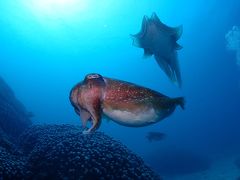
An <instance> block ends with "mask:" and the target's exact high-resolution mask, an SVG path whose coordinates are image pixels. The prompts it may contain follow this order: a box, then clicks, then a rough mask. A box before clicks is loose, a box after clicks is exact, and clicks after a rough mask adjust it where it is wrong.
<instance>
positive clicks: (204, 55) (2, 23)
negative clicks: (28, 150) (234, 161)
mask: <svg viewBox="0 0 240 180" xmlns="http://www.w3.org/2000/svg"><path fill="white" fill-rule="evenodd" d="M152 12H156V13H157V14H158V16H159V18H160V19H161V21H162V22H164V23H166V24H168V25H169V26H178V25H180V24H182V25H183V36H182V37H181V39H180V40H179V44H181V45H182V46H183V49H182V50H180V51H178V54H179V62H180V66H181V73H182V79H183V87H182V88H181V89H180V88H178V87H177V86H176V85H174V84H173V83H171V82H170V81H169V80H168V78H167V77H166V75H165V74H164V73H163V71H162V70H161V69H160V68H159V67H158V65H157V63H156V61H155V60H154V58H153V57H151V58H149V59H144V58H142V56H143V50H142V49H139V48H136V47H134V46H133V45H132V40H131V38H130V34H135V33H137V32H139V30H140V26H141V21H142V17H143V16H144V15H148V16H150V15H151V14H152ZM239 12H240V3H239V2H238V1H236V0H228V1H220V2H219V1H216V0H195V1H193V2H190V1H188V0H184V1H177V0H170V1H169V0H161V1H160V0H159V1H147V0H139V1H137V0H121V1H120V0H118V1H117V0H102V1H97V0H71V1H68V2H66V1H64V0H61V1H59V2H56V1H54V0H49V1H46V0H42V1H40V0H9V1H5V0H0V76H2V77H3V78H4V79H5V81H6V82H8V84H9V85H10V86H11V87H12V89H14V92H15V94H16V96H17V97H18V98H19V99H20V100H21V101H22V102H23V104H24V105H25V106H26V107H27V109H28V110H29V111H32V112H33V113H34V114H35V117H34V118H33V119H32V120H33V122H34V123H36V124H39V123H58V124H61V123H64V124H65V123H68V124H75V125H80V123H81V122H80V120H79V117H78V116H77V115H76V114H75V112H74V111H73V108H72V106H71V105H70V103H69V99H68V96H69V92H70V89H71V88H72V87H73V86H74V85H75V84H76V83H77V82H79V81H82V80H83V78H84V76H85V75H86V74H87V73H91V72H96V73H99V74H101V75H103V76H107V77H112V78H116V79H121V80H125V81H129V82H133V83H136V84H139V85H142V86H145V87H148V88H151V89H154V90H156V91H159V92H161V93H163V94H166V95H168V96H170V97H177V96H184V97H185V99H186V109H185V110H184V111H182V110H181V109H180V108H178V109H176V111H175V112H174V114H173V115H171V116H170V117H169V118H167V119H165V120H164V121H162V122H159V123H157V124H154V125H151V126H147V127H142V128H128V127H124V126H120V125H118V124H115V123H114V122H107V121H104V120H103V122H102V124H101V127H100V129H99V131H103V132H105V133H106V134H108V135H110V136H112V137H114V138H115V139H118V140H120V141H121V142H122V143H124V144H125V145H127V146H128V147H129V148H130V149H132V150H133V151H134V152H136V153H137V154H139V155H141V156H142V157H143V158H144V159H145V161H146V162H147V163H148V164H149V165H151V166H152V167H153V168H154V169H155V170H156V171H159V173H160V174H164V172H162V171H161V170H159V169H161V168H160V167H161V166H162V165H161V160H162V159H161V158H160V160H159V161H157V159H158V157H161V155H162V154H166V153H169V155H170V156H171V153H172V154H174V155H176V154H178V152H180V153H179V154H180V155H179V156H181V157H182V154H193V156H199V157H203V158H199V159H204V158H205V157H206V158H210V159H211V158H212V157H215V156H216V155H217V154H222V155H223V156H225V155H226V156H227V154H228V155H229V154H231V153H232V154H236V153H237V152H238V151H239V150H240V140H239V139H240V130H239V128H240V122H239V120H240V67H239V66H238V65H237V63H236V61H237V60H236V56H235V52H234V51H229V50H227V49H226V39H225V34H226V33H227V32H228V31H229V30H231V28H232V26H234V25H238V26H239V25H240V21H239ZM149 131H158V132H162V133H165V134H166V135H167V137H166V138H165V139H164V140H162V141H160V142H154V143H149V142H148V141H147V139H146V138H145V136H146V134H147V133H148V132H149ZM176 152H177V153H176ZM182 152H183V153H182ZM153 157H154V158H153ZM176 158H177V157H176ZM154 159H155V162H153V161H154ZM180 159H181V158H180ZM183 159H186V158H183ZM166 161H168V159H166ZM176 161H177V160H176ZM182 161H184V160H179V164H181V165H182V166H185V165H184V163H183V162H182ZM189 162H190V163H196V161H194V160H192V161H191V160H189ZM181 165H180V166H181ZM187 167H190V166H189V164H186V168H187ZM170 168H171V169H174V168H176V169H179V165H178V164H177V163H176V164H175V166H174V165H172V166H171V167H170ZM200 169H201V168H200ZM174 173H175V176H177V177H180V176H181V175H182V173H181V172H180V173H179V172H178V171H174V170H173V171H171V170H170V172H169V173H166V175H165V176H166V178H169V177H170V175H169V174H171V175H174ZM239 174H240V172H239ZM195 179H198V176H197V175H196V176H195Z"/></svg>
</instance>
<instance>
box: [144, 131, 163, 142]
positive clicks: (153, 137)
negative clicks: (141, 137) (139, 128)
mask: <svg viewBox="0 0 240 180" xmlns="http://www.w3.org/2000/svg"><path fill="white" fill-rule="evenodd" d="M165 137H166V135H165V134H164V133H161V132H152V131H151V132H148V134H147V135H146V138H147V139H148V141H149V142H152V141H161V140H163V139H164V138H165Z"/></svg>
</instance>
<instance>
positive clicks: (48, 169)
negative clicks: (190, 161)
mask: <svg viewBox="0 0 240 180" xmlns="http://www.w3.org/2000/svg"><path fill="white" fill-rule="evenodd" d="M20 148H21V150H22V152H23V153H25V154H29V156H28V160H27V168H28V170H29V171H30V172H31V173H30V174H28V175H27V176H26V177H25V178H26V179H44V178H49V179H63V178H64V177H65V178H66V177H67V178H68V179H100V177H101V178H103V179H116V178H117V177H118V179H125V178H121V177H128V178H130V179H160V178H159V176H158V175H156V174H155V173H154V172H153V171H152V170H151V169H150V168H149V167H148V166H146V165H145V164H144V162H143V160H142V159H141V158H140V157H138V156H136V155H135V154H133V153H132V152H131V151H130V150H128V149H127V148H126V147H125V146H124V145H122V144H121V143H120V142H117V141H115V140H113V139H112V138H111V137H109V136H107V135H105V134H103V133H101V132H95V133H93V134H89V135H83V134H82V129H81V128H79V127H76V126H71V125H42V126H40V125H38V126H33V127H31V128H30V129H29V130H28V131H26V132H25V133H24V134H23V135H22V136H21V138H20ZM119 159H120V160H119ZM126 167H128V168H127V169H125V168H126ZM126 179H127V178H126Z"/></svg>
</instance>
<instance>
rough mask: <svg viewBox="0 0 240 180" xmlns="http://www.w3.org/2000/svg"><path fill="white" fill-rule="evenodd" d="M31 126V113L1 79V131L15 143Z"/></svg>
mask: <svg viewBox="0 0 240 180" xmlns="http://www.w3.org/2000/svg"><path fill="white" fill-rule="evenodd" d="M30 125H31V119H30V113H29V112H28V111H27V110H26V108H25V107H24V106H23V104H22V103H21V102H20V101H19V100H18V99H17V98H16V97H15V95H14V93H13V91H12V89H11V88H10V87H9V86H8V85H7V84H6V82H5V81H4V80H3V79H2V78H1V77H0V131H2V133H5V134H7V136H8V137H9V138H11V139H12V140H13V141H14V140H15V139H16V137H18V136H19V135H20V134H21V133H22V132H23V131H24V130H25V129H26V128H27V127H28V126H30Z"/></svg>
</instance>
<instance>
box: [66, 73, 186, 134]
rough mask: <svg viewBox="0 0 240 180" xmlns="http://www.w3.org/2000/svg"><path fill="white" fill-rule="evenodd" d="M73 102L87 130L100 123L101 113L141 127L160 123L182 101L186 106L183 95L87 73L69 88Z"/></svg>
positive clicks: (124, 123) (94, 128) (122, 122)
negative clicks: (170, 93)
mask: <svg viewBox="0 0 240 180" xmlns="http://www.w3.org/2000/svg"><path fill="white" fill-rule="evenodd" d="M69 98H70V102H71V104H72V106H73V107H74V110H75V112H76V113H77V114H78V115H79V116H80V119H81V121H82V124H83V128H86V124H87V122H89V121H90V122H91V123H92V125H91V127H90V128H89V129H87V130H86V131H84V133H91V132H94V131H95V130H97V129H98V128H99V127H100V124H101V119H102V117H103V116H104V117H107V118H109V119H111V120H113V121H114V122H116V123H118V124H121V125H124V126H129V127H142V126H147V125H150V124H153V123H157V122H159V121H161V120H162V119H164V118H166V117H168V116H170V115H171V114H172V113H173V112H174V110H175V108H176V107H177V106H178V105H179V106H181V107H182V108H184V99H183V98H182V97H178V98H170V97H167V96H165V95H163V94H161V93H159V92H156V91H154V90H151V89H148V88H145V87H142V86H138V85H136V84H133V83H129V82H125V81H121V80H116V79H111V78H107V77H103V76H101V75H100V74H96V73H93V74H88V75H86V77H85V79H84V80H83V81H82V82H80V83H78V84H77V85H76V86H74V87H73V88H72V90H71V92H70V96H69Z"/></svg>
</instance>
